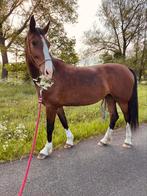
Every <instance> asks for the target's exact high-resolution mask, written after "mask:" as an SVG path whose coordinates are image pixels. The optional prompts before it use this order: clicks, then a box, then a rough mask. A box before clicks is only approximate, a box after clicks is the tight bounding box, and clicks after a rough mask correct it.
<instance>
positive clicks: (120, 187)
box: [0, 124, 147, 196]
mask: <svg viewBox="0 0 147 196" xmlns="http://www.w3.org/2000/svg"><path fill="white" fill-rule="evenodd" d="M101 137H102V136H101ZM101 137H94V138H90V139H87V140H85V141H82V142H80V143H79V144H77V145H76V146H75V147H74V148H72V149H70V150H67V149H60V150H56V151H54V152H53V154H52V156H51V157H49V158H47V159H45V160H43V161H42V160H37V159H36V157H34V158H33V161H32V164H31V170H30V173H29V178H28V180H27V184H26V187H25V190H24V194H23V196H147V124H142V125H141V126H140V130H139V131H138V132H136V133H135V134H134V147H133V148H132V149H124V148H122V143H123V140H124V137H125V131H124V129H119V130H116V131H115V133H114V136H113V142H112V144H111V146H107V147H99V146H97V142H98V141H99V140H100V138H101ZM26 164H27V159H23V160H21V161H19V160H18V161H14V162H12V163H5V164H0V196H16V195H17V193H18V190H19V187H20V185H21V181H22V178H23V175H24V171H25V168H26Z"/></svg>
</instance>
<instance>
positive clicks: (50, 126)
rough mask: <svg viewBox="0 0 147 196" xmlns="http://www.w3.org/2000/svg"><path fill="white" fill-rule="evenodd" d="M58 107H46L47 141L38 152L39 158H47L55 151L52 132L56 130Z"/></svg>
mask: <svg viewBox="0 0 147 196" xmlns="http://www.w3.org/2000/svg"><path fill="white" fill-rule="evenodd" d="M56 113H57V109H56V108H54V107H52V106H50V107H46V122H47V142H46V144H45V146H44V148H43V149H42V150H41V151H40V153H39V154H38V157H37V158H38V159H45V158H46V157H47V156H49V155H50V154H51V153H52V151H53V144H52V133H53V130H54V122H55V117H56Z"/></svg>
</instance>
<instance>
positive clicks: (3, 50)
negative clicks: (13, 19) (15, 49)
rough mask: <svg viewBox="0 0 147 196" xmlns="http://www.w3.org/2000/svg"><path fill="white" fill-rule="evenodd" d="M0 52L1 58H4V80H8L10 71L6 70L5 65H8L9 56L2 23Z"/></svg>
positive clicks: (2, 76) (0, 28)
mask: <svg viewBox="0 0 147 196" xmlns="http://www.w3.org/2000/svg"><path fill="white" fill-rule="evenodd" d="M0 51H1V57H2V75H1V78H2V79H7V77H8V71H7V70H6V68H5V65H6V64H8V55H7V48H6V45H5V38H4V36H3V30H2V23H0Z"/></svg>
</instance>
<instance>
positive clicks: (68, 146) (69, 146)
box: [64, 144, 74, 149]
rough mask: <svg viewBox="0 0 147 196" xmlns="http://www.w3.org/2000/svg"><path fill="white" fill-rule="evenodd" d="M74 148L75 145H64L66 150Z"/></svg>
mask: <svg viewBox="0 0 147 196" xmlns="http://www.w3.org/2000/svg"><path fill="white" fill-rule="evenodd" d="M73 146H74V145H71V144H65V145H64V148H66V149H67V148H72V147H73Z"/></svg>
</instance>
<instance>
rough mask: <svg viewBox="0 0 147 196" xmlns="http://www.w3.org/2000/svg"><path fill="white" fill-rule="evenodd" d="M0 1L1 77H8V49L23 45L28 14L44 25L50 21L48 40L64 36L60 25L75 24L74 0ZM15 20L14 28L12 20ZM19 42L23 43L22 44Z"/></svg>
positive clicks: (75, 4) (75, 5)
mask: <svg viewBox="0 0 147 196" xmlns="http://www.w3.org/2000/svg"><path fill="white" fill-rule="evenodd" d="M29 2H30V1H29V0H1V1H0V8H1V10H0V49H1V56H2V64H3V66H2V78H6V77H7V76H8V71H7V70H6V68H5V64H8V54H7V52H8V50H9V51H10V50H11V51H14V50H15V49H16V48H17V46H19V47H20V46H21V44H22V46H23V44H24V39H22V38H24V36H25V33H23V34H22V32H24V31H25V29H26V27H27V25H28V22H29V20H30V17H31V15H32V13H34V14H35V16H36V19H37V20H38V21H40V23H41V25H44V23H46V22H47V21H48V20H49V18H50V20H51V22H52V26H51V31H50V35H51V39H52V38H53V37H54V38H53V39H54V40H55V39H56V40H57V37H60V33H61V34H63V33H64V27H63V23H64V22H75V20H76V18H77V12H76V8H77V0H37V1H36V0H32V1H31V4H30V3H29ZM16 17H17V18H18V19H19V20H17V22H18V23H19V24H18V25H17V26H14V23H13V21H15V22H16V19H15V18H16ZM55 37H56V38H55ZM22 40H23V41H22Z"/></svg>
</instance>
